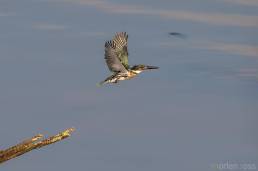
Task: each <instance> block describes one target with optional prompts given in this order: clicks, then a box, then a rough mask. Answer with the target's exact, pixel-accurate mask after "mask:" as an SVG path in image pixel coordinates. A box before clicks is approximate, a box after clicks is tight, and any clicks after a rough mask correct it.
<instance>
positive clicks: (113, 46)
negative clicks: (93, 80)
mask: <svg viewBox="0 0 258 171" xmlns="http://www.w3.org/2000/svg"><path fill="white" fill-rule="evenodd" d="M127 40H128V34H127V33H126V32H120V33H116V35H115V36H114V37H113V39H112V40H110V41H107V42H106V43H105V60H106V63H107V66H108V68H109V70H110V71H111V72H113V75H111V76H109V77H108V78H106V79H105V80H104V81H102V82H100V83H99V84H98V85H102V84H105V83H117V82H118V81H121V80H128V79H131V78H133V77H135V76H136V75H137V74H139V73H141V72H142V71H144V70H149V69H158V67H155V66H145V65H135V66H133V67H131V68H130V65H129V63H128V50H127V46H128V45H127V44H128V43H127Z"/></svg>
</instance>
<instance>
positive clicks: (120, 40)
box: [112, 32, 129, 69]
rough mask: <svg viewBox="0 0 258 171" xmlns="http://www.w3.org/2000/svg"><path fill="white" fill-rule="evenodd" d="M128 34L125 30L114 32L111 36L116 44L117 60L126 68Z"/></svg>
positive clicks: (127, 65) (127, 66) (127, 67)
mask: <svg viewBox="0 0 258 171" xmlns="http://www.w3.org/2000/svg"><path fill="white" fill-rule="evenodd" d="M127 39H128V34H127V33H126V32H120V33H116V35H115V36H114V37H113V40H112V41H113V42H114V43H115V45H116V48H115V52H116V55H117V57H118V58H119V60H120V61H121V62H122V64H123V65H124V67H125V68H126V69H129V64H128V50H127Z"/></svg>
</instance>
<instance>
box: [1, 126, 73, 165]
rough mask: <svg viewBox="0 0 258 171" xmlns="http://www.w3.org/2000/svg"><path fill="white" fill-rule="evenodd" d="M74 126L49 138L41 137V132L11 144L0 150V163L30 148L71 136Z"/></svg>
mask: <svg viewBox="0 0 258 171" xmlns="http://www.w3.org/2000/svg"><path fill="white" fill-rule="evenodd" d="M74 130H75V129H74V128H69V129H67V130H64V131H62V132H60V133H59V134H57V135H54V136H51V137H49V138H46V139H43V135H42V134H38V135H36V136H34V137H32V138H29V139H26V140H24V141H22V142H21V143H19V144H17V145H15V146H12V147H10V148H8V149H6V150H0V164H1V163H3V162H5V161H7V160H10V159H12V158H15V157H18V156H20V155H22V154H24V153H27V152H29V151H31V150H34V149H37V148H41V147H44V146H47V145H49V144H53V143H55V142H58V141H61V140H63V139H65V138H67V137H69V136H71V133H72V132H73V131H74Z"/></svg>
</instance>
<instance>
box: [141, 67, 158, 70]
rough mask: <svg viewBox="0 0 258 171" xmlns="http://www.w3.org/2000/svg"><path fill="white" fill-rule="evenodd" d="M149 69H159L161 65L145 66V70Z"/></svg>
mask: <svg viewBox="0 0 258 171" xmlns="http://www.w3.org/2000/svg"><path fill="white" fill-rule="evenodd" d="M148 69H159V67H156V66H146V67H145V68H144V70H148Z"/></svg>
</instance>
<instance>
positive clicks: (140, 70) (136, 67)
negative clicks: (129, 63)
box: [131, 64, 159, 73]
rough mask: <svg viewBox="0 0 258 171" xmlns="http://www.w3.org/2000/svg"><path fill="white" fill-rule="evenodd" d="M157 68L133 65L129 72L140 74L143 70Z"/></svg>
mask: <svg viewBox="0 0 258 171" xmlns="http://www.w3.org/2000/svg"><path fill="white" fill-rule="evenodd" d="M158 68H159V67H156V66H148V65H142V64H140V65H134V66H133V67H132V68H131V70H132V71H134V72H136V73H140V72H142V71H145V70H150V69H158Z"/></svg>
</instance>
